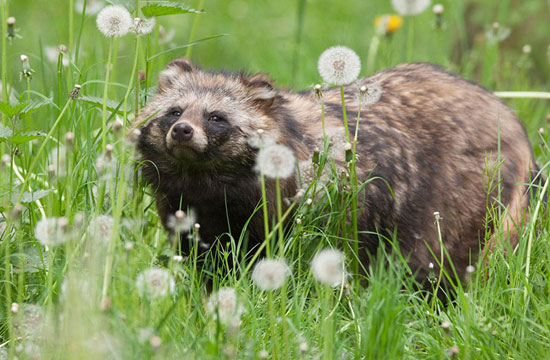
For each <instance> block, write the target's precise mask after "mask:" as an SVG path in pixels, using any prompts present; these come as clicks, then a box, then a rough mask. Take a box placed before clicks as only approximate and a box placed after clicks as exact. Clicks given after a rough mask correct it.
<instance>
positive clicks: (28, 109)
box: [19, 99, 52, 116]
mask: <svg viewBox="0 0 550 360" xmlns="http://www.w3.org/2000/svg"><path fill="white" fill-rule="evenodd" d="M51 103H52V99H43V100H40V101H33V102H31V103H30V104H28V105H26V106H25V107H24V109H23V110H21V113H20V114H19V116H23V115H29V114H32V113H33V112H35V111H36V110H38V109H40V108H41V107H43V106H45V105H49V104H51Z"/></svg>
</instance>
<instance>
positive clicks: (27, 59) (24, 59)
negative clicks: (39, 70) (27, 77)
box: [21, 55, 29, 62]
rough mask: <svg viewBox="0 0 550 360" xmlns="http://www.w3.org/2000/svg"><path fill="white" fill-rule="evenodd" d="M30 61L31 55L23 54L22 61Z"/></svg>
mask: <svg viewBox="0 0 550 360" xmlns="http://www.w3.org/2000/svg"><path fill="white" fill-rule="evenodd" d="M27 61H29V57H28V56H27V55H21V62H27Z"/></svg>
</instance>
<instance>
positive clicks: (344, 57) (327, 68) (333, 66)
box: [317, 46, 361, 86]
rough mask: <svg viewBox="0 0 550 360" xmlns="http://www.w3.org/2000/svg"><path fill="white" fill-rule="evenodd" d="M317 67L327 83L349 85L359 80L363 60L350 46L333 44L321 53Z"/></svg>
mask: <svg viewBox="0 0 550 360" xmlns="http://www.w3.org/2000/svg"><path fill="white" fill-rule="evenodd" d="M317 68H318V70H319V74H320V75H321V77H322V78H323V81H325V82H326V83H329V84H333V85H339V86H340V85H347V84H350V83H352V82H354V81H355V80H357V77H358V76H359V72H360V71H361V60H360V59H359V56H357V54H356V53H355V52H354V51H353V50H351V49H350V48H348V47H345V46H333V47H331V48H328V49H326V50H325V51H324V52H323V53H322V54H321V56H320V57H319V61H318V62H317Z"/></svg>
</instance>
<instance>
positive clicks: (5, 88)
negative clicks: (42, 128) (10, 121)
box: [0, 1, 12, 348]
mask: <svg viewBox="0 0 550 360" xmlns="http://www.w3.org/2000/svg"><path fill="white" fill-rule="evenodd" d="M8 4H9V1H0V9H1V10H2V18H1V21H2V102H5V103H6V102H8V99H9V97H8V46H7V43H8V23H7V17H8ZM6 119H7V116H6V114H4V113H3V112H2V122H5V121H6ZM11 347H12V346H10V348H11Z"/></svg>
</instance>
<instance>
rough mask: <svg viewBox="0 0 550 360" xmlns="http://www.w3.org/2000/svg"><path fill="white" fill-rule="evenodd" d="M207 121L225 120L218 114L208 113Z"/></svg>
mask: <svg viewBox="0 0 550 360" xmlns="http://www.w3.org/2000/svg"><path fill="white" fill-rule="evenodd" d="M208 121H214V122H222V121H225V119H224V118H223V117H222V116H220V115H210V117H209V118H208Z"/></svg>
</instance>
